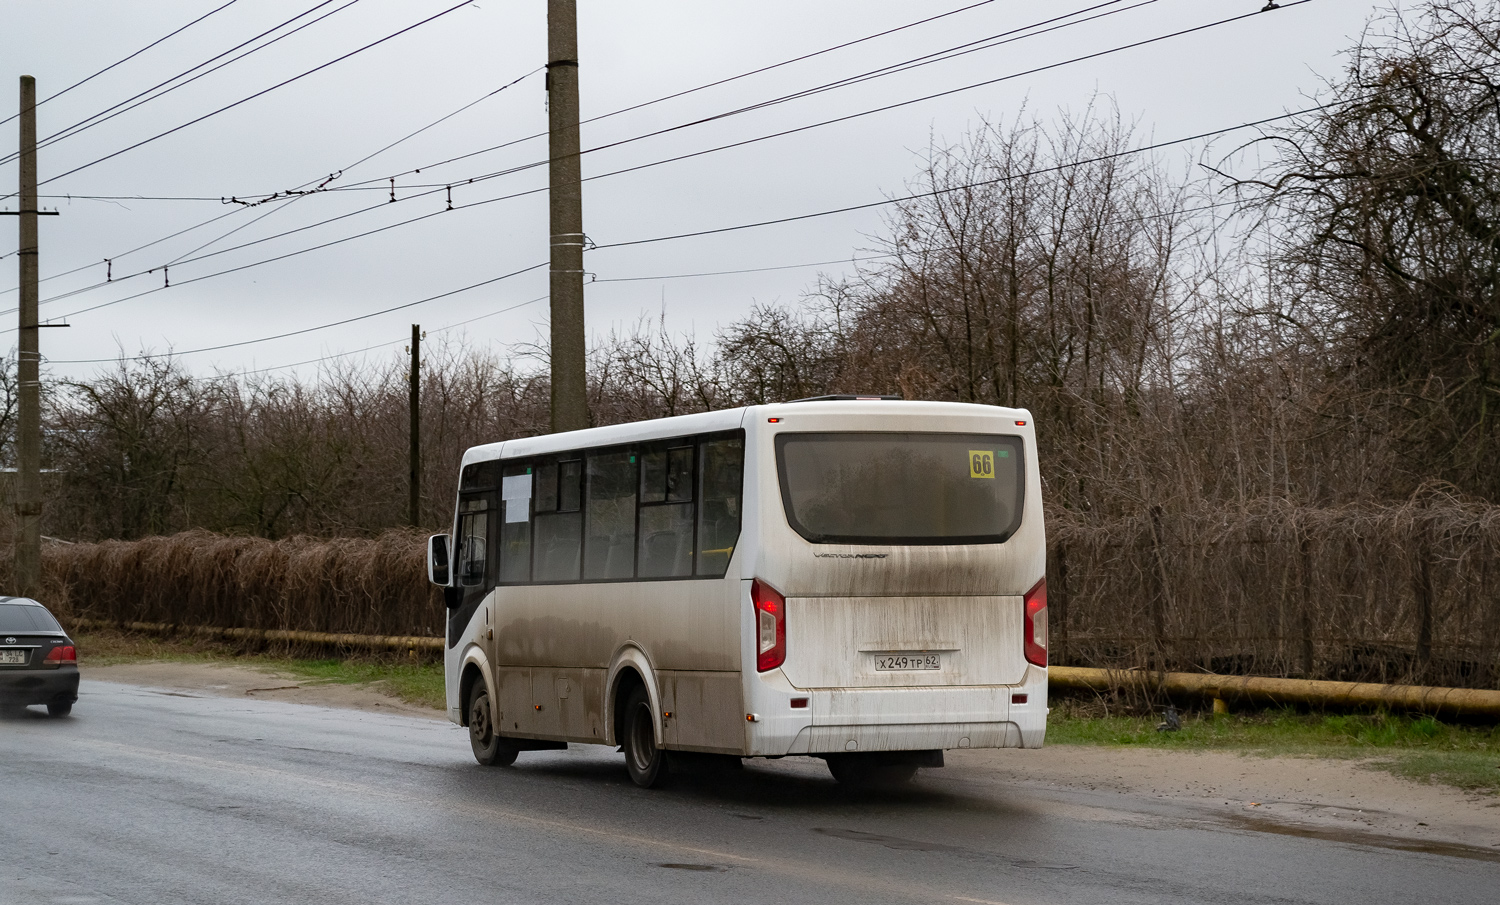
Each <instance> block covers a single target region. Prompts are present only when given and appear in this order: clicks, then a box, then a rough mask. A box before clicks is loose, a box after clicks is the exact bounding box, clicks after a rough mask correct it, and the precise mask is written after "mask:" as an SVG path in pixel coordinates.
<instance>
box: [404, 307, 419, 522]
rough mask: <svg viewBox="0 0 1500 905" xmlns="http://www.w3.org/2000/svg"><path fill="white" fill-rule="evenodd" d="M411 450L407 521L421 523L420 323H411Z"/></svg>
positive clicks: (408, 474)
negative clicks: (409, 497) (409, 495)
mask: <svg viewBox="0 0 1500 905" xmlns="http://www.w3.org/2000/svg"><path fill="white" fill-rule="evenodd" d="M410 389H411V399H410V401H411V451H410V456H409V458H408V462H409V466H410V467H409V470H408V472H407V478H408V479H409V480H410V481H411V499H410V501H409V505H410V508H409V509H408V510H407V516H406V519H407V522H408V523H409V524H410V525H411V526H412V527H413V528H415V527H417V526H418V525H420V524H421V523H422V325H421V324H412V325H411V386H410Z"/></svg>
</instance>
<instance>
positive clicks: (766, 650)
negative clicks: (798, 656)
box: [750, 578, 786, 672]
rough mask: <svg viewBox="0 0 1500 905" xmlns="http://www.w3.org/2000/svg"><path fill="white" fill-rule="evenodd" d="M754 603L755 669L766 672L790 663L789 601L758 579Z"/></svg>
mask: <svg viewBox="0 0 1500 905" xmlns="http://www.w3.org/2000/svg"><path fill="white" fill-rule="evenodd" d="M750 602H751V603H752V604H754V606H755V626H756V629H757V631H756V634H757V636H758V637H757V646H756V651H755V668H756V669H758V670H760V671H761V672H765V671H766V670H768V669H775V668H776V667H778V666H780V665H781V664H783V663H785V662H786V598H785V597H783V596H781V593H780V592H779V591H777V590H776V589H775V588H773V587H771V586H770V585H768V584H766V583H765V582H763V581H761V580H760V579H758V578H757V579H756V580H755V581H752V582H751V583H750Z"/></svg>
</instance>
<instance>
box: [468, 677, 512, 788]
mask: <svg viewBox="0 0 1500 905" xmlns="http://www.w3.org/2000/svg"><path fill="white" fill-rule="evenodd" d="M469 747H470V748H473V749H474V759H475V760H477V761H479V762H480V763H481V764H483V765H484V766H486V767H508V766H510V765H511V764H513V763H515V762H516V755H517V754H519V753H520V749H519V748H517V747H516V746H515V744H513V743H511V742H508V741H506V740H505V739H504V738H502V737H501V736H500V733H499V731H498V730H497V729H496V727H495V716H494V711H493V710H492V709H491V707H490V692H489V689H487V688H485V687H484V684H483V683H482V682H481V683H476V684H475V686H474V691H473V692H472V693H471V694H470V695H469Z"/></svg>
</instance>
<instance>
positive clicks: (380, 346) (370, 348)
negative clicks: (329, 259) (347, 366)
mask: <svg viewBox="0 0 1500 905" xmlns="http://www.w3.org/2000/svg"><path fill="white" fill-rule="evenodd" d="M549 298H551V296H550V295H541V296H537V297H536V298H534V299H530V300H528V301H524V302H518V303H517V304H514V305H510V306H507V307H505V308H500V309H498V310H495V311H488V312H486V313H484V314H481V315H479V316H477V317H471V318H467V319H465V320H461V321H458V322H457V323H452V324H445V325H443V326H441V327H433V328H432V329H430V330H423V331H422V332H423V333H446V332H448V331H449V330H455V329H457V328H459V327H463V326H467V325H469V324H472V323H474V322H475V321H482V320H485V319H486V318H491V317H497V316H499V315H501V314H508V313H510V312H512V311H515V310H517V309H519V308H525V307H526V306H527V305H535V304H536V303H537V302H545V301H547V299H549ZM410 341H411V340H410V338H408V337H404V336H403V337H402V338H401V339H393V340H391V341H390V342H383V343H375V344H374V345H373V346H365V347H364V348H363V349H352V350H350V351H348V352H335V353H333V354H332V355H324V356H321V357H319V358H309V359H307V360H306V361H294V362H291V363H290V364H284V365H274V366H272V367H269V368H255V369H253V370H248V371H235V372H233V373H236V374H240V375H250V374H265V373H267V372H269V371H285V370H287V369H288V368H300V367H302V366H303V365H315V364H321V363H323V362H325V361H333V360H334V359H335V358H348V357H349V356H351V355H362V354H364V353H365V352H373V351H374V350H376V349H384V348H386V347H387V346H396V345H400V344H401V343H404V342H410ZM183 354H186V353H183Z"/></svg>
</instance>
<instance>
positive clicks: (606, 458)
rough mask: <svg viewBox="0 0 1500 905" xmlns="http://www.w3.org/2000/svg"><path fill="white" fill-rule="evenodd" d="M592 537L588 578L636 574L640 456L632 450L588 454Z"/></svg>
mask: <svg viewBox="0 0 1500 905" xmlns="http://www.w3.org/2000/svg"><path fill="white" fill-rule="evenodd" d="M588 473H589V482H588V525H589V528H588V531H589V534H588V539H587V540H586V542H585V543H584V548H583V550H584V553H583V556H584V559H583V577H584V578H585V579H608V578H616V579H618V578H632V577H634V576H635V479H636V478H635V473H636V457H635V456H633V455H631V454H630V453H629V452H628V451H622V452H606V453H593V454H591V455H590V456H589V458H588Z"/></svg>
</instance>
